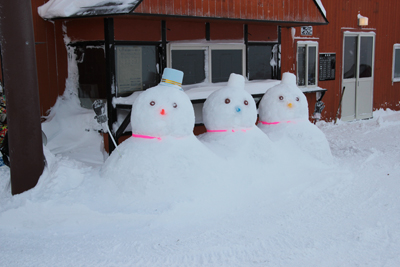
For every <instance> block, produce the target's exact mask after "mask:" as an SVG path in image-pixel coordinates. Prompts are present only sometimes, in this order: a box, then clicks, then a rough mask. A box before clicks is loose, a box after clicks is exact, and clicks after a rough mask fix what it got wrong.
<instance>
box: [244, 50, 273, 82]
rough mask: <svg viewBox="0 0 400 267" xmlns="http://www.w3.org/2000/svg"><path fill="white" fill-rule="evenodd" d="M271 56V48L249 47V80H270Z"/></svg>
mask: <svg viewBox="0 0 400 267" xmlns="http://www.w3.org/2000/svg"><path fill="white" fill-rule="evenodd" d="M271 56H272V46H269V45H268V46H266V45H263V46H258V45H257V46H254V45H251V46H249V50H248V61H249V80H257V79H271V78H272V66H271Z"/></svg>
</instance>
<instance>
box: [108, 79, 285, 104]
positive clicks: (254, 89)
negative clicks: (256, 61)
mask: <svg viewBox="0 0 400 267" xmlns="http://www.w3.org/2000/svg"><path fill="white" fill-rule="evenodd" d="M280 83H281V81H280V80H258V81H247V82H246V86H245V90H246V91H247V92H249V93H250V94H252V95H260V94H265V92H266V91H267V90H268V89H269V88H271V87H273V86H275V85H278V84H280ZM226 85H227V83H226V82H222V83H206V82H204V83H200V84H194V85H183V86H182V88H183V90H184V91H185V93H186V94H187V95H188V96H189V98H190V100H205V99H207V97H208V96H209V95H210V94H211V93H212V92H214V91H216V90H218V89H220V88H221V87H224V86H226ZM142 92H143V91H136V92H134V93H133V94H131V95H130V96H128V97H117V98H114V99H113V106H115V105H117V104H122V105H132V103H133V102H134V101H135V99H136V98H137V97H138V95H139V94H141V93H142Z"/></svg>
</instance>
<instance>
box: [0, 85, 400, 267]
mask: <svg viewBox="0 0 400 267" xmlns="http://www.w3.org/2000/svg"><path fill="white" fill-rule="evenodd" d="M176 92H179V91H176ZM143 94H144V93H143ZM149 94H150V93H149ZM150 96H151V97H158V95H157V94H156V95H150ZM237 96H239V95H238V94H236V93H234V94H233V95H232V96H231V95H230V96H229V98H231V99H230V100H232V103H234V101H236V97H237ZM177 98H178V100H181V99H180V97H179V94H178V97H177ZM143 99H146V98H145V95H144V96H143ZM148 100H149V99H146V102H147V101H148ZM163 100H164V99H163V98H162V97H161V96H160V99H158V98H154V99H153V100H151V101H155V102H156V103H160V104H162V103H163V102H162V101H163ZM186 100H187V101H189V100H188V99H187V98H186ZM246 100H247V99H246ZM74 101H75V100H74V99H73V98H67V97H66V98H62V99H59V101H58V102H57V105H56V106H55V107H54V108H53V110H52V112H51V114H50V118H49V120H48V122H46V123H45V124H43V129H44V130H45V132H46V134H47V135H48V146H47V147H46V148H45V155H46V159H47V168H46V169H45V172H44V174H43V175H42V177H41V178H40V180H39V183H38V185H37V186H36V187H35V188H33V189H32V190H29V191H27V192H25V193H23V194H20V195H15V196H11V195H10V188H9V170H8V169H7V168H6V167H2V168H0V202H1V205H0V239H1V245H0V251H1V255H2V259H1V265H2V266H75V265H82V266H220V267H221V266H222V267H224V266H266V265H267V266H359V265H361V266H398V265H400V256H399V254H398V251H399V250H400V195H399V194H398V188H399V187H400V179H399V177H400V163H399V160H398V159H399V158H400V147H399V144H400V136H399V135H398V132H399V131H400V112H393V111H382V110H380V111H376V112H374V117H375V118H374V119H372V120H368V121H358V122H352V123H343V122H340V123H339V124H338V125H334V124H332V123H325V122H320V123H319V124H318V125H317V126H318V127H319V128H320V129H321V130H322V131H323V132H324V133H325V134H326V136H327V139H328V141H329V145H330V147H331V149H332V154H333V156H334V158H333V164H332V165H324V164H320V163H319V161H318V160H312V158H311V157H309V156H307V155H304V154H301V153H298V154H297V153H296V152H293V151H288V150H287V149H288V148H287V147H284V146H282V147H281V146H279V145H278V146H277V152H276V153H275V152H273V151H272V150H271V151H268V153H271V155H272V157H273V159H271V160H268V161H264V162H260V161H258V166H257V165H254V162H255V158H254V157H251V156H243V157H235V156H234V155H232V154H231V153H232V152H231V150H230V149H229V148H228V149H226V150H225V152H223V151H224V150H222V149H221V150H220V154H219V156H217V155H214V154H213V153H211V151H210V150H208V149H207V148H206V147H205V146H202V145H201V143H200V142H199V141H198V140H197V139H196V137H194V136H193V135H191V134H190V135H184V136H180V137H179V138H176V137H174V136H170V135H168V134H167V133H163V134H165V136H162V137H161V140H159V139H157V138H153V139H148V138H135V137H132V138H130V139H128V140H127V141H126V142H124V143H123V144H122V145H121V146H120V151H121V154H122V157H120V156H119V154H118V153H116V152H115V153H113V154H112V155H111V156H110V157H109V159H108V160H107V163H106V165H107V164H110V166H111V165H114V164H115V165H114V166H118V164H120V165H119V167H116V168H114V169H113V170H114V171H113V172H110V173H108V174H107V173H104V172H103V171H107V170H108V167H103V169H102V170H101V168H102V166H105V165H102V163H100V162H99V157H102V152H101V151H100V149H99V147H100V143H101V138H100V137H99V136H100V135H99V134H98V133H97V132H96V131H95V130H92V129H93V128H95V125H94V124H93V123H94V119H93V117H94V112H87V113H86V112H83V110H81V109H79V107H77V106H76V105H77V104H76V103H74ZM151 101H150V102H151ZM168 101H170V100H169V99H166V102H168ZM243 101H244V100H243ZM135 102H136V101H135ZM146 102H145V103H146ZM150 102H149V103H146V105H148V106H149V107H146V108H150V107H155V105H154V106H151V105H150ZM173 103H176V104H178V106H177V108H178V107H181V106H182V105H180V103H178V102H177V100H176V99H174V102H173ZM173 103H172V104H173ZM137 105H138V104H137ZM225 105H227V104H225V102H224V103H222V106H223V107H225ZM183 106H184V105H183ZM143 108H145V107H143ZM156 108H160V107H156ZM172 109H176V108H174V107H173V106H172ZM161 110H162V108H161ZM72 112H76V113H74V114H73V113H72ZM157 112H161V111H160V110H158V111H157ZM164 112H169V111H168V110H165V111H164ZM186 112H187V117H188V118H190V119H191V120H192V119H193V117H192V116H193V113H192V111H190V112H189V111H188V110H185V111H184V113H185V114H186ZM158 114H160V115H161V113H158ZM163 116H164V115H163ZM177 116H179V115H177ZM182 116H184V115H182ZM72 118H75V120H73V119H72ZM183 123H184V121H183ZM183 125H184V124H183ZM183 125H180V126H179V127H183V128H184V127H186V126H183ZM86 129H89V131H86ZM238 133H239V134H241V135H242V136H243V138H237V139H233V138H232V139H230V141H232V143H230V144H229V146H230V148H233V149H237V148H240V149H243V150H242V151H244V152H243V154H246V153H248V152H250V151H251V150H250V149H249V150H246V149H247V148H248V147H251V148H255V147H257V145H258V144H259V139H257V138H254V139H251V138H250V139H246V138H244V136H245V134H247V133H251V131H248V132H238ZM86 134H87V135H90V138H89V137H88V136H86V137H85V135H86ZM149 134H153V133H152V132H145V133H144V132H143V133H138V135H149ZM91 139H93V140H91ZM243 140H245V141H243ZM252 140H253V141H252ZM77 141H79V142H81V143H80V145H79V146H71V144H74V143H76V142H77ZM89 142H93V143H92V144H90V145H89ZM235 142H236V143H235ZM94 143H96V144H94ZM222 144H223V143H222ZM85 145H87V146H86V149H84V148H83V147H84V146H85ZM89 147H96V149H93V150H89ZM77 151H79V153H77ZM279 153H280V154H279ZM78 156H79V157H78ZM223 158H227V159H229V160H227V161H225V160H223ZM276 158H277V159H276ZM88 162H89V163H88ZM117 162H120V163H117ZM224 162H225V163H224ZM256 162H257V161H256ZM120 167H121V168H120ZM110 169H111V167H110ZM377 244H379V246H377ZM21 251H22V252H21Z"/></svg>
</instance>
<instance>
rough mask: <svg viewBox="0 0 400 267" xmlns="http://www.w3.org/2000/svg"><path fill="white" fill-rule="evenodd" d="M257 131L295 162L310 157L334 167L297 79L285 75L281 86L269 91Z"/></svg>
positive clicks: (325, 141) (262, 101)
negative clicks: (260, 131)
mask: <svg viewBox="0 0 400 267" xmlns="http://www.w3.org/2000/svg"><path fill="white" fill-rule="evenodd" d="M258 127H259V128H260V129H261V130H262V131H263V132H264V133H266V134H267V135H268V137H269V138H270V139H271V140H272V141H273V142H275V143H276V144H278V146H279V147H280V149H281V150H285V151H290V153H291V154H292V156H294V157H295V158H296V157H298V158H301V156H298V155H297V153H299V154H304V153H305V154H307V155H309V156H311V157H312V158H315V159H317V160H319V161H322V162H324V163H327V164H330V163H332V154H331V150H330V148H329V143H328V141H327V140H326V137H325V135H324V134H323V133H322V131H321V130H320V129H319V128H318V127H317V126H315V125H314V124H312V123H311V122H310V121H309V120H308V103H307V99H306V97H305V95H304V94H303V92H302V91H301V90H300V89H299V88H298V87H297V85H296V76H295V75H294V74H291V73H288V72H287V73H284V74H283V75H282V82H281V83H280V84H279V85H276V86H274V87H272V88H270V89H269V90H268V91H267V92H266V93H265V94H264V96H263V98H262V99H261V101H260V105H259V122H258Z"/></svg>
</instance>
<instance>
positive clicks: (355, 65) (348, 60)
mask: <svg viewBox="0 0 400 267" xmlns="http://www.w3.org/2000/svg"><path fill="white" fill-rule="evenodd" d="M374 55H375V33H345V34H344V41H343V77H342V78H343V79H342V85H343V87H345V91H344V95H343V100H342V120H343V121H351V120H354V119H366V118H372V104H373V103H372V98H373V92H374Z"/></svg>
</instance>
